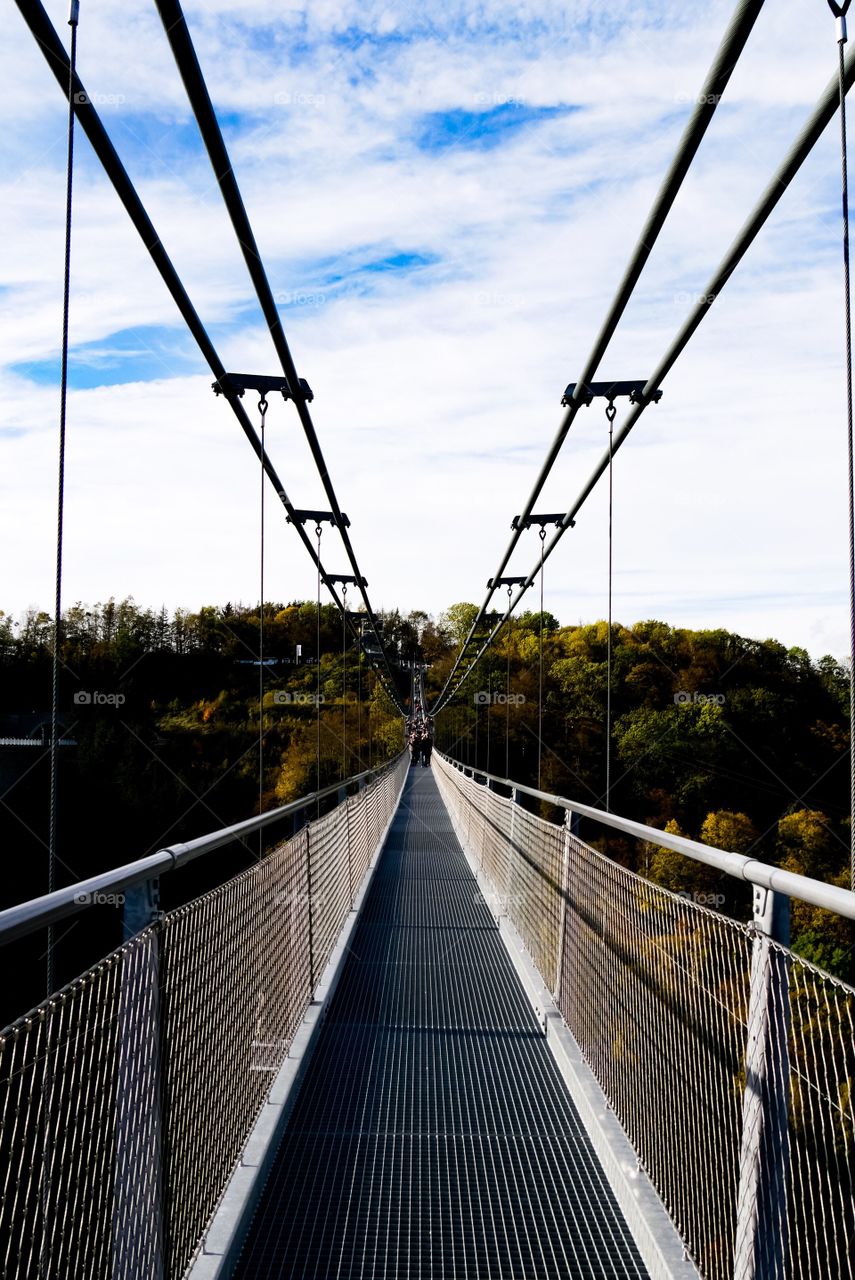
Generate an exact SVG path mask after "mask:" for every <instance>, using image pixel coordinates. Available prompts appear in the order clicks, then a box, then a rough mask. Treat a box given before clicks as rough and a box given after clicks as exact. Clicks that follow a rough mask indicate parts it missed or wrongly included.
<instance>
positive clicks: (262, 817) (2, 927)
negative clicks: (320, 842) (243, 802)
mask: <svg viewBox="0 0 855 1280" xmlns="http://www.w3.org/2000/svg"><path fill="white" fill-rule="evenodd" d="M403 754H404V753H403V752H400V753H399V754H398V755H397V756H395V758H394V760H388V761H387V762H386V763H385V764H384V765H382V766H381V767H379V768H375V769H365V770H363V772H362V773H356V774H354V775H353V777H351V778H347V779H345V781H344V782H333V783H331V784H330V785H329V786H328V787H324V788H322V790H320V791H311V792H310V793H309V794H308V795H306V796H302V797H301V798H300V799H299V800H292V801H291V802H290V803H289V804H285V805H282V806H280V808H278V809H271V810H270V811H269V812H268V813H261V814H257V815H256V817H254V818H246V819H245V820H244V821H243V822H235V823H233V824H232V825H231V826H230V827H221V828H220V829H219V830H218V831H212V832H210V833H209V834H208V835H204V836H197V837H196V838H195V839H193V840H187V841H185V842H182V843H180V844H172V845H167V847H166V848H164V849H159V850H158V852H157V853H151V854H149V855H148V856H147V857H145V858H139V859H137V861H136V862H128V863H126V864H125V865H124V866H121V867H115V868H113V869H112V870H110V871H102V872H101V873H100V874H99V875H97V876H90V877H89V878H88V879H87V880H78V881H77V883H76V884H70V885H66V886H65V887H64V888H62V889H55V890H54V892H53V893H46V894H43V895H42V896H41V897H40V898H32V899H30V900H29V901H28V902H21V903H18V905H17V906H14V907H7V908H6V910H5V911H0V946H4V945H5V944H6V943H8V942H14V941H15V940H16V939H17V938H22V937H25V936H26V934H28V933H33V932H34V931H35V930H36V929H42V928H45V927H47V925H50V924H55V923H56V921H57V920H64V919H65V918H66V917H67V916H72V915H76V914H77V913H78V912H80V911H84V910H85V909H86V908H87V907H88V906H91V905H92V904H93V902H97V901H98V899H99V898H103V896H104V895H105V894H112V893H120V892H121V891H122V890H124V889H129V888H131V887H132V886H133V885H137V884H142V883H143V882H144V881H146V880H152V879H154V878H155V877H156V876H159V875H161V874H163V873H164V872H167V871H174V870H175V869H176V868H177V867H182V866H185V865H186V863H188V862H192V861H193V860H194V859H196V858H199V857H201V856H202V855H203V854H205V853H211V852H213V850H214V849H220V848H222V846H223V845H225V844H230V843H231V842H232V841H233V840H239V839H240V838H241V837H242V836H245V835H250V834H251V833H252V832H253V831H261V830H262V829H263V828H264V827H269V826H271V825H272V824H273V823H274V822H279V821H280V820H281V819H282V818H287V817H289V816H290V815H292V814H295V813H299V812H300V810H301V809H306V808H308V806H309V805H311V804H316V803H317V802H318V801H320V800H323V799H325V798H326V797H327V796H331V795H334V794H335V793H336V792H337V791H341V790H342V789H343V788H344V787H348V786H351V785H352V784H353V783H355V782H362V780H363V779H364V778H369V777H371V776H372V775H377V776H379V775H380V774H382V773H385V772H386V771H387V770H388V769H389V768H390V767H391V766H393V765H395V764H396V763H397V762H398V760H400V758H401V756H402V755H403Z"/></svg>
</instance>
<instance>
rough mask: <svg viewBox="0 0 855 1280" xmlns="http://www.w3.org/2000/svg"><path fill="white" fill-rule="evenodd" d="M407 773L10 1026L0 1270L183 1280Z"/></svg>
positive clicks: (1, 1118)
mask: <svg viewBox="0 0 855 1280" xmlns="http://www.w3.org/2000/svg"><path fill="white" fill-rule="evenodd" d="M405 775H406V758H405V757H404V756H402V757H401V759H400V760H398V761H397V762H395V763H394V764H393V766H392V767H391V768H389V769H387V770H386V771H385V772H384V773H383V774H381V775H380V776H379V777H378V778H376V779H375V780H374V781H372V782H371V783H370V784H369V785H368V786H367V787H365V788H363V790H362V791H360V792H359V793H358V794H355V795H353V796H351V797H350V798H349V799H348V800H347V801H346V802H345V803H343V804H341V805H339V806H338V807H337V808H336V809H334V810H333V811H332V812H331V813H329V814H327V815H325V817H324V818H323V819H321V823H320V824H318V823H311V824H309V826H308V827H306V828H304V829H303V830H302V831H300V832H298V833H297V834H296V835H294V836H292V837H291V838H290V839H289V840H286V841H284V842H283V843H281V844H279V845H278V846H276V847H275V848H274V849H272V850H271V851H270V852H269V853H268V854H267V855H266V856H265V857H264V858H263V859H262V861H261V862H258V863H254V864H253V866H252V867H250V868H249V869H248V870H247V871H244V872H243V873H242V874H241V875H239V876H237V877H235V878H234V879H232V880H230V881H229V882H228V883H226V884H224V885H222V886H220V887H219V888H217V889H215V890H213V891H211V892H210V893H207V894H204V895H203V896H202V897H201V898H198V899H196V900H195V901H194V902H191V903H189V904H188V905H186V906H184V907H181V908H179V909H178V910H176V911H172V912H170V913H168V914H167V915H165V916H164V917H163V918H162V919H161V920H159V921H158V922H157V923H155V924H153V925H151V926H150V927H149V928H147V929H145V930H144V931H143V932H141V933H139V934H137V935H135V937H134V938H132V939H131V940H130V941H129V942H127V943H126V944H125V945H124V946H123V947H121V948H120V949H119V950H118V951H115V952H113V953H112V954H111V955H110V956H108V957H107V958H106V959H105V960H103V961H102V962H101V963H99V964H98V965H96V966H94V967H93V968H92V969H90V970H88V971H87V972H86V973H85V974H83V975H82V976H81V977H80V978H79V979H77V980H76V981H75V982H73V983H71V984H70V985H69V986H68V987H66V988H64V989H63V990H62V991H60V992H57V993H56V994H55V995H52V996H51V997H50V999H49V1000H46V1001H45V1002H44V1003H43V1004H41V1005H40V1006H39V1007H38V1008H37V1009H35V1010H33V1011H32V1013H30V1014H28V1015H26V1016H25V1017H22V1018H20V1019H18V1020H17V1021H16V1022H15V1023H13V1024H12V1025H11V1026H10V1027H8V1028H7V1029H6V1030H5V1031H3V1032H2V1033H0V1275H2V1276H3V1280H33V1277H36V1276H38V1277H39V1280H69V1277H74V1278H75V1280H76V1278H77V1277H81V1280H82V1278H83V1277H85V1280H139V1278H140V1277H142V1276H145V1277H154V1276H160V1275H163V1276H165V1277H167V1278H169V1280H173V1278H176V1277H180V1276H182V1275H183V1274H184V1272H185V1269H186V1266H187V1263H188V1261H189V1259H190V1258H191V1256H192V1254H193V1253H194V1251H195V1250H196V1248H197V1246H198V1244H199V1241H200V1239H201V1237H202V1234H203V1232H204V1230H205V1227H206V1224H207V1222H208V1221H209V1219H210V1216H211V1214H212V1212H213V1210H214V1209H215V1207H216V1205H217V1203H218V1201H219V1198H220V1196H221V1194H222V1192H223V1189H224V1187H225V1184H226V1181H227V1179H228V1177H229V1174H230V1172H231V1170H232V1168H233V1167H234V1165H235V1163H236V1161H237V1160H238V1159H239V1158H240V1153H241V1150H242V1147H243V1144H244V1142H245V1140H246V1137H247V1135H248V1133H249V1130H250V1128H251V1126H252V1124H253V1122H254V1120H255V1118H256V1117H257V1115H258V1113H259V1111H260V1109H261V1108H262V1107H263V1105H264V1100H265V1097H266V1096H267V1093H268V1091H269V1088H270V1086H271V1084H272V1082H273V1080H274V1077H275V1075H276V1072H277V1071H278V1069H279V1067H280V1066H281V1064H282V1061H283V1060H284V1057H285V1055H286V1054H287V1052H288V1048H289V1046H290V1044H291V1040H292V1038H293V1035H294V1033H295V1031H296V1029H297V1028H298V1026H299V1025H300V1022H301V1020H302V1018H303V1016H304V1013H305V1009H306V1007H307V1005H308V1002H309V1000H310V998H311V994H312V991H313V989H314V986H315V985H316V983H317V980H318V978H319V976H320V974H321V973H322V971H323V968H324V966H325V964H326V962H327V960H328V958H329V955H330V953H331V950H332V948H333V946H334V944H335V941H336V938H337V936H338V932H340V929H341V924H342V923H343V920H344V918H345V917H346V915H347V913H348V912H349V911H350V907H351V902H352V895H353V891H354V888H355V887H356V885H354V886H351V883H350V877H349V874H348V866H347V858H346V857H344V856H343V854H344V849H343V845H344V843H349V844H350V846H351V853H352V858H353V866H354V872H355V875H356V877H357V878H358V880H357V883H358V882H359V881H361V879H362V878H363V877H364V874H365V869H366V868H367V866H368V863H369V861H370V859H371V857H372V856H373V854H374V852H375V851H376V849H377V846H378V843H379V840H380V837H381V835H382V833H383V830H384V828H385V826H386V824H387V822H388V821H389V819H390V818H391V816H392V813H393V811H394V809H395V805H396V801H397V797H398V795H399V792H400V789H401V786H402V785H403V781H404V777H405ZM348 835H349V837H350V839H349V842H348ZM310 865H311V867H312V870H313V872H314V876H315V882H316V889H317V893H318V900H317V902H316V904H315V905H316V910H315V912H314V917H313V915H312V912H311V910H310V908H311V901H310V892H309V887H310V883H311V881H310V876H309V867H310ZM310 921H313V924H314V931H315V933H316V938H315V942H316V949H315V951H314V955H313V952H312V948H311V946H310V943H311V935H310ZM46 1081H49V1082H50V1087H49V1088H46V1087H45V1083H46Z"/></svg>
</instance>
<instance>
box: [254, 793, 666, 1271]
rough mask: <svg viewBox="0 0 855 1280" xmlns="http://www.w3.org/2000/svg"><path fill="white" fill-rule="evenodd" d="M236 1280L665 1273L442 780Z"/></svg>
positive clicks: (357, 955)
mask: <svg viewBox="0 0 855 1280" xmlns="http://www.w3.org/2000/svg"><path fill="white" fill-rule="evenodd" d="M235 1274H236V1275H237V1276H239V1277H242V1278H245V1280H273V1277H286V1276H287V1277H296V1278H299V1280H304V1278H308V1277H321V1276H323V1277H333V1276H335V1277H351V1278H355V1277H366V1278H367V1277H372V1278H374V1277H376V1278H379V1277H386V1278H388V1280H392V1278H393V1277H411V1278H413V1280H415V1278H417V1277H424V1278H425V1280H427V1278H428V1277H430V1278H431V1280H433V1278H435V1277H449V1278H451V1277H464V1276H465V1277H467V1278H468V1280H480V1278H481V1277H491V1278H492V1277H503V1278H510V1277H513V1278H514V1280H522V1278H527V1277H549V1278H550V1280H552V1278H557V1277H571V1276H572V1277H598V1278H600V1280H621V1278H623V1277H641V1276H646V1275H647V1272H646V1270H645V1268H644V1266H643V1264H642V1262H641V1259H640V1257H639V1255H638V1252H637V1250H636V1248H635V1245H634V1244H633V1242H632V1239H631V1237H630V1235H629V1233H628V1231H627V1228H626V1225H625V1223H624V1221H623V1218H622V1217H621V1215H620V1211H619V1210H618V1208H617V1206H616V1204H615V1202H614V1199H613V1197H612V1194H611V1191H610V1190H609V1188H608V1185H607V1183H606V1181H605V1178H604V1176H603V1173H602V1171H601V1168H600V1166H599V1163H598V1161H597V1158H596V1156H595V1154H594V1152H593V1150H592V1148H591V1146H590V1143H589V1141H588V1139H587V1137H586V1135H585V1133H584V1132H583V1130H582V1128H581V1124H580V1121H579V1119H578V1116H577V1113H576V1110H575V1107H574V1106H573V1103H572V1102H571V1100H570V1098H569V1096H568V1094H567V1090H566V1088H565V1086H564V1083H563V1081H562V1079H561V1077H560V1075H559V1073H558V1070H557V1068H556V1066H555V1064H554V1062H553V1059H552V1056H551V1054H550V1053H549V1050H548V1049H547V1047H546V1043H545V1040H544V1038H543V1036H542V1035H541V1033H540V1031H539V1028H538V1026H537V1023H536V1021H535V1019H534V1016H533V1014H532V1011H531V1008H530V1006H529V1004H528V1002H527V1000H526V997H525V995H524V993H523V990H522V987H521V986H520V983H519V981H518V979H517V977H516V974H515V973H514V970H513V968H512V966H511V963H510V961H509V959H508V957H507V953H506V951H505V948H504V945H503V943H502V941H501V939H500V937H499V934H498V931H497V929H496V926H495V923H494V921H493V919H492V917H491V915H490V912H489V910H488V908H487V905H486V903H485V901H484V899H483V897H482V895H481V893H480V891H479V890H478V887H477V884H476V882H475V880H474V878H473V876H472V874H471V872H470V871H469V868H468V866H467V864H466V861H465V859H464V857H463V853H462V851H461V849H460V845H459V844H458V842H457V839H456V837H455V835H454V833H453V831H452V829H451V822H450V819H449V817H448V813H447V811H446V809H445V806H444V805H443V803H442V801H441V799H440V797H439V794H438V792H437V789H436V784H435V782H434V779H433V775H432V773H430V772H429V771H428V770H426V769H422V768H418V769H413V770H412V771H411V773H410V777H409V780H408V782H407V785H406V789H405V791H404V795H403V798H402V801H401V806H400V809H399V810H398V813H397V814H396V816H395V819H394V822H393V825H392V828H391V831H390V833H389V837H388V840H387V843H386V847H385V850H384V852H383V855H382V857H381V859H380V862H379V864H378V866H377V870H376V873H375V876H374V880H373V883H372V885H371V889H370V891H369V894H368V896H367V898H366V901H365V906H364V909H363V912H362V916H361V917H360V920H359V923H358V925H357V928H356V931H355V933H354V937H353V943H352V948H351V954H350V956H349V957H348V960H347V963H346V966H345V969H344V972H343V974H342V977H341V981H340V983H339V986H338V989H337V991H336V993H335V996H334V998H333V1001H332V1004H331V1006H330V1010H329V1014H328V1017H327V1020H326V1022H325V1024H324V1026H323V1029H322V1031H321V1033H320V1037H319V1041H318V1046H317V1049H316V1051H315V1055H314V1057H313V1059H312V1063H311V1066H310V1068H309V1073H308V1076H307V1078H306V1080H305V1082H304V1084H303V1087H302V1089H301V1091H300V1095H299V1097H298V1098H297V1101H296V1104H295V1108H294V1111H293V1113H292V1115H291V1119H290V1121H289V1124H288V1127H287V1130H286V1132H285V1135H284V1137H283V1140H282V1144H281V1147H280V1149H279V1151H278V1153H277V1156H276V1159H275V1163H274V1166H273V1169H272V1171H271V1174H270V1178H269V1180H268V1183H267V1186H266V1188H265V1190H264V1193H263V1196H262V1199H261V1202H260V1204H259V1206H258V1209H257V1210H256V1213H255V1216H254V1219H253V1222H252V1225H251V1228H250V1231H249V1235H248V1238H247V1240H246V1243H245V1245H244V1249H243V1253H242V1255H241V1259H240V1262H239V1265H238V1268H237V1271H236V1273H235Z"/></svg>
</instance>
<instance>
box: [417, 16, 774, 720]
mask: <svg viewBox="0 0 855 1280" xmlns="http://www.w3.org/2000/svg"><path fill="white" fill-rule="evenodd" d="M762 7H763V0H739V3H738V4H737V5H736V7H735V9H734V12H733V16H732V17H731V20H730V23H729V24H728V28H727V30H726V31H725V33H724V36H723V37H722V40H721V44H720V45H719V47H718V49H717V51H716V55H715V57H714V58H713V61H712V64H711V65H710V69H709V72H708V73H707V77H706V80H705V81H704V84H703V86H702V88H701V91H700V93H699V94H698V95H697V98H696V100H695V105H694V108H693V110H692V112H691V115H690V117H689V119H688V121H687V123H686V127H685V129H684V130H683V134H682V136H681V138H680V141H679V143H678V144H677V149H676V152H675V154H674V159H673V160H672V162H671V166H670V168H669V170H668V172H667V174H666V175H665V177H664V179H663V180H662V185H661V186H660V188H659V191H658V193H657V195H656V199H655V200H654V202H653V206H652V208H651V210H650V213H649V215H648V218H647V221H646V223H645V225H644V227H643V228H642V231H641V235H640V236H639V238H638V241H637V243H636V246H635V248H634V250H633V252H632V255H631V256H630V260H629V264H628V266H627V269H626V273H625V275H624V278H623V280H622V281H621V283H620V286H619V287H618V291H617V293H616V295H615V297H614V300H613V302H612V304H611V306H610V308H609V311H608V314H607V316H606V318H605V320H604V322H603V325H602V328H601V329H600V332H599V334H598V335H597V339H596V341H595V343H594V346H593V349H592V350H591V353H590V355H589V357H588V360H587V362H586V364H585V367H584V369H583V371H582V374H581V377H580V378H579V379H578V382H577V384H576V386H577V393H576V395H575V396H574V398H573V400H572V401H571V403H570V405H569V406H568V408H567V412H566V414H565V415H564V420H563V421H562V423H561V426H560V427H559V429H558V432H557V434H556V436H555V439H554V440H553V442H552V444H551V446H550V448H549V452H548V453H547V456H546V460H545V462H544V464H543V466H542V468H541V470H540V474H539V475H538V477H537V479H536V481H535V483H534V487H533V488H532V491H531V493H530V495H529V497H528V500H527V501H526V504H525V507H524V508H523V513H522V522H521V523H520V524H519V525H518V526H517V527H516V528H515V529H514V531H513V534H512V535H511V540H510V543H509V545H508V547H507V550H506V551H505V553H504V555H503V557H502V559H501V561H500V563H499V567H498V569H497V570H496V572H495V574H494V575H493V577H492V579H491V582H493V583H495V582H496V581H497V580H498V579H499V578H501V577H502V575H503V574H504V572H505V570H506V568H507V566H508V564H509V562H510V559H511V556H512V554H513V552H514V549H515V547H516V545H517V542H518V541H519V538H520V535H521V533H522V529H523V528H524V521H525V520H527V519H528V517H529V516H530V515H531V513H532V512H533V510H534V504H535V503H536V502H537V499H538V497H539V496H540V494H541V492H542V490H543V486H544V485H545V484H546V481H547V478H548V477H549V474H550V472H551V470H552V467H553V465H554V463H555V460H556V459H557V457H558V454H559V452H560V451H561V447H562V445H563V443H564V440H565V439H566V437H567V434H568V432H569V430H570V428H571V426H572V425H573V421H574V419H575V417H576V414H577V412H578V410H579V409H580V407H581V404H582V399H581V396H582V387H583V386H584V385H585V384H586V383H588V382H590V381H591V379H592V378H593V377H594V375H595V373H596V372H597V369H598V368H599V365H600V362H601V361H602V359H603V356H604V355H605V353H606V349H607V348H608V345H609V343H610V342H611V340H612V338H613V336H614V333H615V330H616V329H617V326H618V324H619V322H620V320H621V317H622V316H623V313H624V311H625V310H626V307H627V305H628V303H629V300H630V298H631V297H632V294H633V292H634V290H635V287H636V285H637V284H638V281H639V278H640V277H641V273H642V271H643V270H644V267H645V265H646V263H647V260H648V258H649V257H650V254H651V252H652V251H653V247H654V245H655V244H656V241H657V239H658V237H659V234H660V232H661V230H662V228H663V226H664V224H665V221H666V219H667V217H668V214H669V213H670V211H671V208H672V207H673V204H674V201H675V200H676V198H677V195H678V194H679V191H680V188H681V186H682V184H683V181H684V179H685V177H686V174H687V173H688V171H689V169H690V167H691V165H692V163H693V161H694V158H695V156H696V154H697V151H698V148H699V147H700V145H701V142H702V141H703V138H704V135H705V134H706V131H707V129H708V128H709V125H710V123H711V121H712V118H713V116H714V114H715V112H716V109H717V107H718V105H719V103H720V102H721V99H722V96H723V95H724V91H725V89H726V87H727V85H728V82H729V81H730V77H731V75H732V74H733V70H734V68H735V67H736V64H737V62H738V61H739V58H740V57H741V55H742V51H743V49H744V48H745V44H746V42H747V40H748V37H749V35H750V34H751V31H752V29H753V27H754V24H755V22H756V21H757V18H758V16H759V14H760V10H761V9H762ZM494 591H495V587H490V589H489V590H488V594H487V597H486V599H485V601H484V603H483V604H482V605H481V608H480V609H479V611H478V613H477V614H476V616H475V619H474V621H473V623H472V626H471V627H470V629H469V634H468V635H467V637H466V639H465V641H464V642H463V647H462V649H461V650H460V653H459V655H458V658H457V661H456V662H455V663H454V666H453V667H452V669H451V671H450V672H449V675H448V678H447V680H446V682H445V685H444V687H443V689H442V691H441V692H440V694H439V697H438V698H437V700H436V703H435V704H434V709H435V710H437V709H438V708H439V706H440V705H441V704H442V700H443V697H444V695H445V691H446V689H447V688H448V686H449V685H450V684H451V682H452V680H453V679H454V676H455V673H456V671H457V668H458V666H459V664H460V661H461V660H462V658H463V655H464V653H465V652H466V650H467V649H468V647H469V645H470V643H471V642H472V639H473V637H474V635H475V630H476V628H477V627H478V625H479V623H480V622H481V620H482V619H483V617H484V614H485V613H486V611H487V610H488V609H489V607H490V601H491V600H492V598H493V594H494Z"/></svg>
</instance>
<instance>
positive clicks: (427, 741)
mask: <svg viewBox="0 0 855 1280" xmlns="http://www.w3.org/2000/svg"><path fill="white" fill-rule="evenodd" d="M421 750H422V764H423V766H424V767H425V769H429V768H430V753H431V751H432V750H433V738H432V737H431V736H430V734H429V733H424V734H422V743H421Z"/></svg>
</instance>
